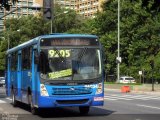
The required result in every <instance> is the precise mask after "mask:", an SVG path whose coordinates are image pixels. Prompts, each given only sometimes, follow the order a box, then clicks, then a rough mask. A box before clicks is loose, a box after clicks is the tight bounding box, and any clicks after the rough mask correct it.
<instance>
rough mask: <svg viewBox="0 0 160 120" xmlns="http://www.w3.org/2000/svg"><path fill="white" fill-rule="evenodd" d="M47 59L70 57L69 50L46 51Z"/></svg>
mask: <svg viewBox="0 0 160 120" xmlns="http://www.w3.org/2000/svg"><path fill="white" fill-rule="evenodd" d="M48 55H49V58H53V57H55V58H58V57H70V56H71V50H48Z"/></svg>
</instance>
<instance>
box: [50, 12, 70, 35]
mask: <svg viewBox="0 0 160 120" xmlns="http://www.w3.org/2000/svg"><path fill="white" fill-rule="evenodd" d="M66 13H68V11H64V12H62V13H60V14H57V15H55V16H54V24H55V29H54V32H56V21H55V18H56V17H58V16H60V15H62V14H66ZM51 18H52V17H51ZM52 27H53V20H52V19H51V33H53V29H52Z"/></svg>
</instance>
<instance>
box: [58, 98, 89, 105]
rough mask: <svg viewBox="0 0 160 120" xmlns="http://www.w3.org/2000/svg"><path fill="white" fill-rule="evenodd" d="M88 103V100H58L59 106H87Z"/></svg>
mask: <svg viewBox="0 0 160 120" xmlns="http://www.w3.org/2000/svg"><path fill="white" fill-rule="evenodd" d="M87 102H88V99H83V100H57V103H58V104H85V103H87Z"/></svg>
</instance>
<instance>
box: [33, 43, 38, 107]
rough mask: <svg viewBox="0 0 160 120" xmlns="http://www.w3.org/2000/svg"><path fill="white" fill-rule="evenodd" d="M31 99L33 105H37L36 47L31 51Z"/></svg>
mask: <svg viewBox="0 0 160 120" xmlns="http://www.w3.org/2000/svg"><path fill="white" fill-rule="evenodd" d="M32 58H33V59H32V97H33V103H34V105H38V84H39V82H38V75H37V64H38V63H37V61H38V51H37V47H36V46H34V48H33V50H32Z"/></svg>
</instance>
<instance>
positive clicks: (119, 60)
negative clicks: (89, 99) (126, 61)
mask: <svg viewBox="0 0 160 120" xmlns="http://www.w3.org/2000/svg"><path fill="white" fill-rule="evenodd" d="M117 47H118V54H117V61H118V62H117V82H118V81H119V74H120V69H119V66H120V63H121V57H120V0H118V46H117Z"/></svg>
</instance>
